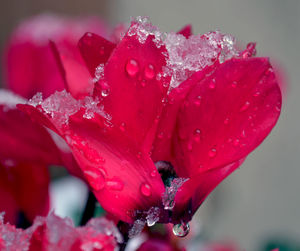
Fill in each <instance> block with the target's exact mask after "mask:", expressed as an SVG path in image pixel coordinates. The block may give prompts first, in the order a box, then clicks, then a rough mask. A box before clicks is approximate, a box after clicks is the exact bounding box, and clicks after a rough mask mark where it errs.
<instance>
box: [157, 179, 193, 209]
mask: <svg viewBox="0 0 300 251" xmlns="http://www.w3.org/2000/svg"><path fill="white" fill-rule="evenodd" d="M187 180H188V179H184V178H175V179H173V180H172V182H171V185H170V186H169V187H166V191H165V193H164V194H163V197H162V201H163V205H164V208H165V209H166V210H172V209H173V208H174V206H175V202H174V199H175V196H176V193H177V191H178V189H179V188H180V187H181V186H182V185H183V183H184V182H186V181H187Z"/></svg>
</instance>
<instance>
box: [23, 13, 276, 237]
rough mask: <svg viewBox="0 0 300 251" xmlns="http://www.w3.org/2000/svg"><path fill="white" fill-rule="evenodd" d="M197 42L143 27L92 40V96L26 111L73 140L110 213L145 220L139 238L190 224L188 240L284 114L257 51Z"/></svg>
mask: <svg viewBox="0 0 300 251" xmlns="http://www.w3.org/2000/svg"><path fill="white" fill-rule="evenodd" d="M187 29H188V28H187ZM189 33H190V29H189V31H188V32H186V29H184V32H183V34H184V36H183V35H178V34H174V33H171V34H168V35H166V36H165V35H163V34H161V33H160V32H159V31H158V29H157V28H156V27H153V26H152V25H151V24H150V23H148V22H147V20H146V19H144V18H140V19H139V20H138V21H133V22H132V24H131V27H130V28H129V30H128V32H127V34H126V35H125V36H124V37H123V39H122V40H121V41H120V43H119V44H117V45H116V44H113V43H111V42H109V41H107V40H105V39H104V38H102V37H99V36H97V35H95V34H91V33H87V34H86V35H85V36H84V37H83V38H81V40H80V41H79V48H80V51H81V53H82V56H83V58H84V60H85V62H86V65H87V67H88V69H89V71H90V72H91V74H92V76H93V75H95V78H94V82H96V85H95V89H94V92H93V96H92V97H90V96H86V97H85V98H82V99H80V100H75V99H74V98H73V97H72V96H71V95H70V94H69V93H67V92H65V91H64V92H60V93H59V92H58V93H55V94H54V95H52V96H50V97H49V98H48V99H45V100H44V101H40V102H38V103H36V104H35V106H30V105H21V106H20V108H21V109H22V110H24V111H27V113H28V114H30V116H31V117H32V118H34V119H35V120H37V121H39V122H40V123H42V124H44V125H45V126H47V127H49V128H51V129H52V130H54V131H55V132H56V133H58V134H59V135H61V136H62V137H63V138H64V139H65V140H66V142H67V143H68V144H69V146H70V148H71V149H72V151H73V154H74V156H75V158H76V160H77V162H78V164H79V166H80V168H81V169H82V171H83V173H84V174H85V178H86V180H87V181H88V182H89V184H90V186H91V187H92V188H93V191H94V193H95V195H96V197H97V199H98V200H99V202H100V204H101V205H102V206H103V208H104V209H105V210H107V211H108V212H110V213H111V214H114V215H115V216H116V217H117V218H119V219H121V220H123V221H126V222H133V221H134V220H135V219H138V220H137V221H136V222H135V224H134V227H133V230H132V233H136V232H138V230H139V229H140V228H141V227H142V226H143V224H145V221H147V222H148V224H149V225H152V224H154V223H155V222H157V221H160V222H173V223H183V224H179V225H177V226H176V227H175V228H174V231H175V232H176V233H177V234H178V235H185V234H186V232H187V230H188V226H187V225H185V224H184V223H185V222H187V221H189V220H190V219H191V218H192V216H193V214H194V213H195V211H196V210H197V208H198V207H199V206H200V205H201V203H202V202H203V201H204V199H205V198H206V197H207V196H208V194H209V193H210V192H211V191H212V190H213V189H214V188H215V187H216V186H217V185H218V184H219V183H220V182H221V181H222V180H223V179H225V178H226V177H227V176H228V175H229V174H230V173H232V172H233V171H234V170H235V169H236V168H238V167H239V166H240V164H241V163H242V162H243V160H244V159H245V158H246V157H247V155H248V154H249V153H251V151H253V150H254V149H255V148H256V147H257V146H258V145H259V144H260V143H261V142H262V141H263V139H264V138H265V137H266V136H267V135H268V134H269V132H270V131H271V129H272V128H273V126H274V125H275V123H276V121H277V119H278V117H279V114H280V109H281V92H280V89H279V87H278V84H277V81H276V78H275V75H274V73H273V70H272V67H271V65H270V63H269V61H268V59H266V58H253V57H251V56H252V54H253V53H254V45H253V44H250V45H249V46H248V48H247V49H246V50H245V51H244V52H241V51H239V50H238V49H237V48H236V46H235V42H234V39H233V38H232V37H231V36H229V35H223V34H221V33H219V32H211V33H207V34H204V35H202V36H199V35H198V36H197V35H196V36H193V35H190V34H189ZM65 70H66V71H67V69H65ZM66 74H70V75H71V74H72V72H68V71H67V72H66ZM71 93H72V92H71ZM73 95H74V94H73ZM75 96H76V97H77V95H76V93H75ZM155 165H156V166H155ZM161 176H162V178H163V180H164V182H165V184H166V185H167V187H166V188H165V186H164V183H163V181H162V179H161Z"/></svg>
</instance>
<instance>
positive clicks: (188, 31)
mask: <svg viewBox="0 0 300 251" xmlns="http://www.w3.org/2000/svg"><path fill="white" fill-rule="evenodd" d="M177 34H181V35H183V36H185V38H189V37H190V36H191V35H193V33H192V25H190V24H188V25H186V26H184V27H183V28H182V29H181V30H180V31H178V32H177Z"/></svg>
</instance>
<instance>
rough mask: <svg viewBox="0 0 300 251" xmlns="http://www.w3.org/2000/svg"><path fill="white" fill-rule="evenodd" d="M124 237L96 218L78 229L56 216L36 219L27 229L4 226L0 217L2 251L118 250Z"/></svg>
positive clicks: (109, 223)
mask: <svg viewBox="0 0 300 251" xmlns="http://www.w3.org/2000/svg"><path fill="white" fill-rule="evenodd" d="M117 241H118V242H122V237H121V235H120V233H119V232H118V229H117V228H116V226H115V225H114V224H113V223H112V222H111V221H109V220H107V219H105V218H95V219H92V220H91V221H89V222H88V223H87V225H86V226H84V227H77V228H76V227H75V226H74V224H73V222H72V220H71V219H69V218H64V219H63V218H60V217H58V216H56V215H54V214H53V213H51V214H49V215H48V216H47V217H37V218H36V219H35V221H34V223H33V225H32V226H31V227H29V228H28V229H26V230H22V229H16V228H15V227H14V226H12V225H10V224H4V223H3V216H2V215H0V249H1V250H16V251H27V250H82V251H89V250H96V249H97V250H98V249H99V250H110V251H113V250H115V248H116V247H117Z"/></svg>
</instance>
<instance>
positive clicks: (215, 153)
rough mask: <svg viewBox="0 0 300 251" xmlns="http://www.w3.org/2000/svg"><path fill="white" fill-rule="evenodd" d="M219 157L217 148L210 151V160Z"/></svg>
mask: <svg viewBox="0 0 300 251" xmlns="http://www.w3.org/2000/svg"><path fill="white" fill-rule="evenodd" d="M216 155H217V150H216V149H215V148H212V149H210V151H209V152H208V156H209V157H210V158H213V157H215V156H216Z"/></svg>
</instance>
